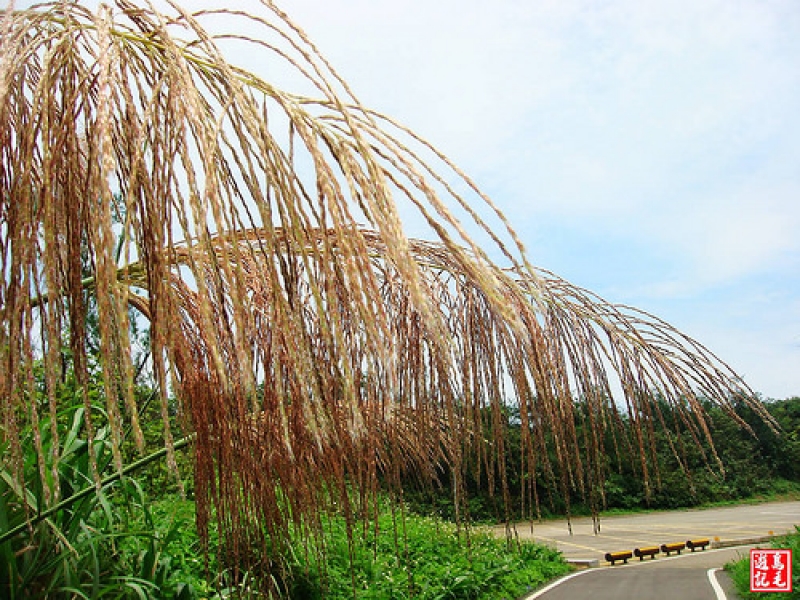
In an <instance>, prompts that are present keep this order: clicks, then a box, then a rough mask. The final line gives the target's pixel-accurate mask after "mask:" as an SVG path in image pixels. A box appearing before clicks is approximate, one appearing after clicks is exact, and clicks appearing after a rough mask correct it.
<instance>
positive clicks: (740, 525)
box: [498, 502, 800, 564]
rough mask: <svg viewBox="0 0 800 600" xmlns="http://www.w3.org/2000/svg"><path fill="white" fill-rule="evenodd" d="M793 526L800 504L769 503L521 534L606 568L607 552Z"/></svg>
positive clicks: (520, 530) (582, 521)
mask: <svg viewBox="0 0 800 600" xmlns="http://www.w3.org/2000/svg"><path fill="white" fill-rule="evenodd" d="M795 525H800V502H770V503H765V504H751V505H741V506H730V507H725V508H711V509H697V510H681V511H668V512H651V513H646V514H638V515H626V516H614V517H603V518H602V519H601V520H600V532H599V533H598V534H596V535H595V534H594V531H593V526H592V520H591V519H589V518H579V519H573V521H572V533H571V534H570V532H569V529H568V528H567V524H566V522H565V521H563V520H562V521H557V520H556V521H546V522H542V523H534V524H533V525H532V526H531V525H530V524H529V523H524V524H519V525H517V534H518V535H519V537H520V539H533V540H535V541H537V542H540V543H543V544H547V545H550V546H554V547H556V548H558V549H559V550H560V551H561V552H562V553H563V554H564V556H565V557H566V558H567V559H599V560H600V563H601V564H605V560H604V556H605V553H606V552H613V551H617V550H633V549H634V548H638V547H642V546H660V545H661V544H664V543H669V542H685V541H686V540H689V539H697V538H709V539H711V540H715V539H717V540H719V541H720V542H722V543H724V542H728V541H731V540H741V539H747V538H760V537H764V536H767V535H771V534H772V533H774V534H781V533H786V532H789V531H793V530H794V526H795ZM498 532H499V531H498Z"/></svg>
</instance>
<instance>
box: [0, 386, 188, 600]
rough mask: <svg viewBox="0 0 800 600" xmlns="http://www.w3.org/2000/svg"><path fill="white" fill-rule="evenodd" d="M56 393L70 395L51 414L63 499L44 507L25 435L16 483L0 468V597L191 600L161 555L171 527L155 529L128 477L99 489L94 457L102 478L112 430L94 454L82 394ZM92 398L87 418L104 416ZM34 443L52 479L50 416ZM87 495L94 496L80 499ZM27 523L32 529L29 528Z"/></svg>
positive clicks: (97, 440)
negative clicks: (93, 469) (54, 416)
mask: <svg viewBox="0 0 800 600" xmlns="http://www.w3.org/2000/svg"><path fill="white" fill-rule="evenodd" d="M59 393H60V394H62V395H72V396H74V398H73V401H72V402H71V404H70V405H69V407H67V408H64V409H62V411H61V412H60V413H59V414H58V415H57V431H58V435H59V437H58V442H59V444H58V446H59V447H58V455H59V462H58V469H57V473H58V477H59V483H60V490H61V498H62V500H61V501H60V502H59V503H58V504H56V505H54V506H52V507H49V506H46V505H45V503H44V497H45V494H44V490H43V489H42V487H41V480H40V478H39V477H38V476H37V475H38V473H39V464H38V458H37V456H36V453H35V452H34V450H33V448H34V445H33V434H34V432H33V431H32V430H30V429H28V430H26V431H24V432H23V435H22V443H23V450H24V455H23V464H22V482H20V481H19V478H18V477H15V476H14V473H13V471H12V467H11V466H10V465H8V464H4V466H3V468H2V470H0V535H2V538H0V539H2V540H3V541H2V543H0V596H1V597H3V598H9V599H16V598H41V597H53V596H56V597H57V596H63V597H75V598H106V597H107V598H127V597H136V598H181V599H184V598H187V597H189V596H187V587H186V586H181V584H180V578H179V577H176V572H175V570H174V569H173V567H172V564H171V560H170V558H169V557H168V553H167V550H168V548H169V546H170V544H171V543H173V542H174V540H175V539H176V537H177V533H178V529H177V527H175V526H170V525H165V526H161V527H156V526H155V522H154V521H153V518H152V515H151V514H150V512H149V505H148V503H147V501H146V499H145V494H144V492H143V491H142V489H141V486H140V485H139V484H138V483H137V482H136V481H135V480H133V479H131V478H126V477H122V478H118V479H117V478H111V480H110V481H109V482H108V483H107V484H105V485H103V486H102V487H101V488H100V489H99V490H95V482H94V478H93V476H92V472H91V463H92V461H91V457H92V456H93V457H94V461H95V463H96V464H97V465H98V469H99V470H100V473H101V475H103V471H104V470H105V469H106V468H107V467H108V465H109V464H110V463H111V450H110V441H109V439H108V438H109V432H108V430H107V428H105V427H101V428H98V429H97V430H96V431H95V435H94V440H93V443H92V444H91V446H90V444H89V441H88V439H87V437H86V434H85V431H84V426H85V418H84V417H85V411H86V408H85V407H84V405H83V401H82V399H81V397H82V394H79V393H78V392H77V388H76V386H75V385H74V381H72V380H71V379H70V378H66V380H65V382H64V383H63V384H62V385H61V387H60V389H59ZM89 397H90V400H91V401H92V402H93V405H92V410H93V411H96V412H97V413H100V416H101V417H103V416H104V415H103V414H102V408H100V407H99V403H98V402H97V400H98V393H97V390H96V388H92V389H91V390H90V391H89ZM65 405H66V403H65ZM39 435H40V436H41V440H42V446H43V450H44V456H45V458H46V460H47V464H45V465H44V471H45V472H46V473H51V472H52V467H53V464H52V461H53V456H54V452H53V450H54V444H55V440H54V439H53V437H52V434H51V427H50V419H49V417H45V418H44V419H42V421H41V423H40V427H39ZM2 450H3V452H4V453H5V452H6V449H5V448H3V449H2ZM104 481H105V480H104ZM86 490H90V492H91V493H82V492H85V491H86ZM39 515H42V516H44V515H47V516H46V517H44V518H42V517H39ZM28 519H31V525H30V526H27V527H26V526H25V523H26V521H27V520H28Z"/></svg>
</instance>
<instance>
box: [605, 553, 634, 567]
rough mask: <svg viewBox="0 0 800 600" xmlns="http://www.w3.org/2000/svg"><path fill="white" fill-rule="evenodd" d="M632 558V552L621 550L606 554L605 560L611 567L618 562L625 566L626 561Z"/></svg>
mask: <svg viewBox="0 0 800 600" xmlns="http://www.w3.org/2000/svg"><path fill="white" fill-rule="evenodd" d="M631 557H633V552H631V551H630V550H622V551H621V552H606V560H607V561H608V562H610V563H611V565H612V566H613V565H614V564H616V562H617V561H618V560H621V561H623V562H624V563H625V564H626V565H627V564H628V559H629V558H631Z"/></svg>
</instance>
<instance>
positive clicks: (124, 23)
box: [0, 0, 760, 587]
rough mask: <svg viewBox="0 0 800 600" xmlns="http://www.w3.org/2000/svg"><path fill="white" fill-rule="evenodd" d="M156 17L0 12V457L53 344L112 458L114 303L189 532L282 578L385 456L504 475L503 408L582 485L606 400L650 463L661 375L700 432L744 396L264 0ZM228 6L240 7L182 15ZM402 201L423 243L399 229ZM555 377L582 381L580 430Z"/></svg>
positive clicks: (729, 378) (491, 476) (597, 472)
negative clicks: (243, 49)
mask: <svg viewBox="0 0 800 600" xmlns="http://www.w3.org/2000/svg"><path fill="white" fill-rule="evenodd" d="M168 12H169V14H162V13H160V12H158V11H157V10H155V9H154V8H153V7H152V6H151V5H150V4H148V3H143V4H142V5H137V4H136V3H134V2H133V1H131V0H117V1H116V2H115V3H114V4H113V6H107V5H101V6H100V8H99V9H97V11H96V12H92V11H90V10H89V9H87V8H84V7H82V6H80V5H79V4H77V3H76V2H68V1H63V2H52V3H46V4H43V5H40V6H38V7H35V8H33V9H30V10H25V11H18V12H9V13H8V14H7V15H6V17H5V19H4V20H3V24H2V31H3V40H2V63H0V64H2V68H1V70H0V119H2V123H3V127H2V129H0V132H1V133H0V189H1V190H2V193H1V194H0V255H1V256H2V277H1V278H0V361H2V368H0V403H1V404H0V410H1V411H2V418H3V422H2V434H1V435H2V441H3V442H7V443H8V444H9V448H10V452H9V453H8V456H4V458H3V460H4V461H8V462H9V464H11V465H12V466H13V465H14V464H18V463H19V457H20V454H21V449H20V447H19V435H18V432H19V431H20V428H21V427H22V426H23V425H26V424H29V423H32V424H34V425H35V424H36V423H37V422H38V419H39V418H40V416H41V415H42V414H43V413H44V412H47V413H49V415H50V417H51V419H50V420H51V422H53V423H55V421H56V413H57V411H58V408H59V407H58V401H57V397H56V395H55V392H54V390H55V389H56V384H57V380H58V378H59V377H60V369H61V368H62V365H63V364H64V356H66V355H69V357H70V361H71V363H70V364H71V365H72V368H74V370H75V375H76V378H77V380H78V381H79V382H81V381H82V382H86V381H88V380H89V375H90V371H91V370H92V369H96V370H99V371H100V373H101V374H102V379H103V381H104V384H105V389H104V392H105V400H106V414H107V419H108V421H107V422H103V423H99V422H95V420H93V417H92V414H93V413H92V411H90V410H86V411H85V414H86V422H85V427H86V430H87V432H88V435H89V437H90V439H91V436H92V435H93V433H92V432H93V431H95V430H96V429H97V428H98V427H103V426H107V427H109V429H110V431H111V432H112V435H111V440H112V446H113V449H114V463H115V468H116V469H117V471H121V470H122V469H123V468H124V465H123V454H122V452H121V448H120V446H121V443H122V433H121V432H122V431H123V428H124V427H130V428H131V430H132V432H133V438H134V439H135V440H137V441H138V443H139V445H140V446H141V443H142V442H141V440H142V434H141V427H140V424H139V407H138V406H137V402H136V399H135V395H134V393H133V379H134V367H133V362H132V360H131V351H130V340H129V338H128V331H129V328H130V316H129V312H128V311H129V307H130V306H133V307H135V308H136V310H137V311H138V313H140V314H141V315H143V316H144V317H146V319H147V320H148V321H149V326H150V341H151V348H152V356H153V373H154V376H155V379H156V381H157V384H158V388H159V390H160V394H161V415H162V419H163V424H164V443H165V447H166V449H167V456H168V461H169V463H170V465H172V466H173V467H174V465H175V459H174V442H173V440H174V437H175V432H173V431H172V430H171V428H170V425H169V423H170V413H171V411H173V410H174V409H177V410H178V411H179V412H180V413H181V414H183V415H185V416H186V428H188V429H190V430H191V431H190V432H185V433H194V434H196V436H197V437H196V443H195V480H196V493H197V498H198V521H199V526H200V529H201V532H207V528H208V527H209V526H210V524H211V523H212V522H214V523H216V526H217V527H219V530H220V533H221V536H220V539H221V543H222V544H223V549H222V556H227V559H228V564H230V565H232V566H234V567H235V568H239V567H242V568H248V569H251V570H252V571H253V572H254V573H261V574H262V575H269V576H271V577H273V579H271V580H270V579H268V580H267V581H272V582H273V585H278V584H277V583H275V582H277V581H278V580H279V576H280V572H281V561H280V556H281V552H282V550H283V549H284V546H283V544H284V543H285V541H286V540H287V539H288V530H289V528H291V527H299V528H301V529H304V530H307V531H309V533H312V534H313V533H315V532H318V529H319V527H321V520H320V519H319V515H320V512H321V511H323V510H337V511H340V512H342V513H343V514H344V515H345V516H346V517H347V518H348V519H350V520H351V522H352V523H355V522H357V521H359V520H364V521H368V520H369V516H370V514H371V510H372V509H371V507H372V506H374V502H375V501H376V500H375V499H376V494H377V491H378V489H379V488H380V487H388V488H390V489H392V490H393V491H394V492H395V493H396V494H398V495H399V494H400V493H401V492H402V490H401V489H400V484H401V481H403V480H406V479H407V478H409V477H411V478H418V479H419V480H420V481H423V482H429V481H432V480H434V479H435V478H436V476H437V473H439V472H440V470H441V469H442V468H447V469H448V471H449V472H450V473H451V474H452V476H453V484H454V490H455V496H456V497H455V502H456V505H457V506H460V505H461V503H462V502H463V489H462V488H463V477H464V475H465V473H466V471H467V469H474V470H481V471H483V472H484V473H485V476H486V477H487V480H488V481H489V484H490V486H491V487H493V488H495V489H496V490H497V491H498V493H502V494H504V495H507V493H508V490H507V483H506V482H505V480H504V475H503V473H504V469H503V468H502V465H503V460H504V452H505V451H504V440H503V433H502V432H503V428H502V424H503V419H504V418H506V417H505V413H504V408H505V407H506V406H507V405H509V404H513V405H515V406H517V407H518V408H519V414H520V419H521V423H522V429H523V439H522V442H523V453H524V460H523V464H524V468H525V469H526V470H527V471H528V472H529V473H530V474H531V475H532V476H535V474H536V473H537V472H541V473H544V476H545V477H547V478H549V479H551V480H552V481H557V482H559V485H560V486H561V489H562V491H563V492H564V493H565V494H567V493H568V491H569V490H570V489H581V490H584V491H585V493H586V494H587V496H589V497H592V498H594V499H595V500H594V502H595V503H597V502H599V501H600V500H599V499H598V498H597V496H596V494H598V493H599V494H601V493H602V481H603V477H604V475H605V471H604V468H605V467H604V462H603V460H602V456H601V443H600V439H601V438H602V436H603V434H604V433H605V432H607V431H612V430H613V429H614V426H615V423H618V422H619V419H620V418H622V415H627V417H628V418H630V419H631V420H632V421H633V422H634V423H635V424H636V428H635V431H636V432H637V434H636V439H634V440H627V439H621V440H619V443H624V444H632V445H634V446H635V447H636V448H637V449H638V455H639V456H640V457H641V469H640V470H641V472H642V474H643V476H644V477H645V478H646V479H649V478H650V477H651V476H652V474H651V473H650V472H649V468H650V467H649V464H650V463H649V462H648V459H647V457H648V456H650V455H651V451H652V444H653V443H654V442H653V439H654V436H653V431H654V427H655V426H656V425H657V424H658V422H659V420H661V416H660V415H659V413H658V405H657V403H655V402H654V398H655V397H659V398H664V399H666V400H667V401H668V402H670V403H671V404H673V405H674V406H678V407H679V408H680V411H681V412H680V414H681V415H682V417H683V425H684V426H685V427H686V428H688V429H689V430H690V431H691V432H692V433H693V434H694V435H696V436H697V437H698V439H699V438H700V437H702V436H706V435H707V434H708V431H707V428H706V425H705V420H704V417H703V413H702V408H701V406H700V403H699V401H698V398H699V397H701V396H702V397H707V398H709V399H711V400H713V401H715V402H717V403H720V404H721V405H722V406H723V407H729V403H730V401H731V400H732V399H733V398H735V397H745V398H752V393H751V392H750V390H749V389H748V388H747V386H746V385H745V384H744V383H743V382H742V381H741V380H740V379H739V378H738V377H737V376H736V375H735V374H734V373H733V372H732V371H731V370H730V369H729V368H727V366H725V365H724V363H722V362H720V361H719V360H718V359H717V358H716V357H715V356H714V355H713V354H711V353H710V352H708V351H707V350H706V349H704V348H703V347H702V346H700V345H699V344H697V343H696V342H694V341H693V340H690V339H688V338H686V337H684V336H682V335H681V334H680V333H678V332H676V331H675V330H674V329H672V328H671V327H669V326H668V325H667V324H665V323H663V322H661V321H659V320H658V319H656V318H654V317H651V316H649V315H646V314H644V313H641V312H637V311H635V310H633V309H625V308H622V307H617V306H613V305H611V304H609V303H607V302H605V301H603V300H601V299H599V298H597V297H595V296H593V295H591V294H590V293H588V292H585V291H583V290H581V289H578V288H576V287H574V286H571V285H569V284H568V283H566V282H564V281H562V280H560V279H558V278H557V277H555V276H553V275H552V274H549V273H547V272H543V271H538V270H536V269H534V268H533V267H531V265H530V264H529V263H528V261H527V259H526V258H525V253H524V250H523V248H522V245H521V244H520V243H519V241H518V240H517V237H516V235H515V234H514V232H513V231H512V230H511V229H510V228H508V227H507V223H506V221H505V218H504V217H503V216H502V214H501V213H500V212H499V211H498V210H497V209H496V208H495V207H494V206H493V205H492V204H491V201H490V200H489V199H488V198H487V197H485V196H484V195H483V194H482V193H481V192H480V191H479V190H478V189H477V187H476V186H475V185H474V184H473V183H472V182H471V181H470V180H469V179H468V178H467V177H466V176H465V175H463V174H462V173H461V172H460V171H459V170H458V169H457V168H455V167H454V166H453V165H451V164H450V163H449V162H448V161H447V159H446V158H445V157H444V156H443V155H442V154H441V153H439V152H438V151H436V150H435V149H434V148H432V147H431V146H430V145H428V144H427V143H426V142H425V141H424V140H423V139H421V138H419V137H418V136H416V135H415V134H413V133H412V132H410V131H408V130H406V129H404V128H403V127H401V126H399V125H397V124H396V123H394V122H393V121H391V120H390V119H389V118H387V117H384V116H381V115H379V114H377V113H375V112H372V111H370V110H367V109H366V108H364V107H362V106H361V105H360V103H359V102H358V100H357V99H356V98H355V96H354V95H353V94H352V93H351V92H350V90H349V88H348V87H347V86H346V84H345V83H344V81H343V80H342V79H340V78H339V77H338V75H337V74H336V73H335V72H334V71H333V70H332V69H331V67H330V65H328V63H327V62H326V61H325V60H324V58H323V57H322V56H321V55H320V54H319V53H318V52H317V51H316V49H315V47H314V46H313V44H311V42H310V41H309V40H308V39H307V38H306V36H305V35H304V34H303V33H302V31H301V30H300V29H299V28H298V27H296V26H295V25H294V24H293V23H292V22H291V21H290V20H289V19H288V18H287V17H286V15H285V14H284V13H282V12H281V11H280V10H279V9H278V8H277V7H276V6H274V5H273V4H272V3H271V2H268V1H265V2H264V3H263V5H262V6H261V7H260V8H259V10H258V12H257V13H254V14H253V15H247V14H242V13H235V12H232V11H226V10H219V11H207V12H205V13H198V14H195V15H192V14H189V13H187V12H185V11H183V10H182V9H181V8H180V7H179V6H177V5H176V4H173V3H170V9H169V11H168ZM223 17H224V18H225V19H232V20H234V21H236V22H238V23H240V24H241V26H240V27H234V28H233V29H231V32H232V33H231V34H228V35H217V36H212V35H211V34H210V33H209V32H208V31H207V30H206V29H204V28H203V25H202V23H203V22H204V21H208V20H214V19H219V18H223ZM244 32H248V33H244ZM249 32H253V33H249ZM230 41H236V43H240V44H247V45H248V46H249V47H250V48H251V51H252V52H254V53H260V54H261V55H263V56H264V57H271V58H273V59H277V60H278V62H279V63H282V64H284V66H286V65H288V66H289V67H291V68H292V69H293V70H294V71H295V72H296V73H297V74H299V75H300V76H301V77H302V81H303V82H304V85H305V86H306V87H307V88H308V89H309V90H310V93H309V94H307V95H297V94H293V93H290V92H287V91H284V90H282V89H279V88H278V87H277V86H276V85H275V84H274V83H271V80H270V79H269V72H266V73H264V74H262V75H259V74H256V73H251V72H248V71H246V70H243V69H241V68H238V67H236V66H234V65H231V64H229V63H228V62H227V61H226V60H225V58H224V57H223V55H222V51H221V50H220V47H221V46H222V45H224V43H226V42H230ZM270 64H272V63H270ZM312 93H313V95H312ZM399 206H403V207H404V208H403V215H404V216H406V215H408V216H409V217H408V218H415V219H421V220H422V222H424V223H426V224H427V227H428V228H429V229H430V230H431V231H432V234H433V236H434V239H433V240H432V241H430V242H423V241H417V240H411V239H409V238H408V237H407V235H406V234H405V233H404V229H403V222H402V219H401V210H400V208H399ZM491 222H496V223H498V225H499V226H498V227H494V228H492V227H490V225H489V223H491ZM479 237H480V238H481V239H482V240H484V239H485V243H484V242H481V243H478V242H476V241H474V240H475V239H478V238H479ZM504 240H506V241H504ZM492 257H499V258H497V259H496V260H498V261H502V263H503V264H502V265H496V264H495V262H494V261H493V260H492ZM90 298H92V299H94V300H93V301H92V302H93V303H91V307H90ZM95 306H96V309H95V308H94V307H95ZM90 308H91V309H92V310H96V316H97V323H98V327H97V335H96V337H97V339H98V340H99V346H98V348H97V353H96V356H92V350H91V349H90V347H89V340H90V338H91V337H92V335H94V333H93V331H91V327H90V326H89V324H87V314H88V313H89V309H90ZM37 361H41V363H42V364H43V366H44V373H45V386H44V387H45V396H46V397H47V398H48V401H47V402H46V403H43V404H41V405H40V404H37V403H35V402H33V401H32V400H31V399H32V398H34V397H35V386H36V380H35V377H34V368H35V365H36V363H37ZM84 387H85V386H84ZM170 390H171V391H172V392H174V402H176V403H177V406H173V405H172V404H171V402H173V399H172V398H171V396H170ZM576 396H581V397H583V398H586V399H588V400H589V402H590V406H591V410H590V412H589V414H588V416H587V417H586V418H588V419H589V421H590V426H589V427H588V428H587V429H586V431H588V433H587V434H580V435H587V436H588V439H584V440H579V439H578V436H579V433H578V430H577V429H576V425H575V423H576V415H575V414H573V413H574V409H573V400H574V398H575V397H576ZM614 397H616V401H615V400H614ZM85 402H86V405H87V407H88V405H89V398H88V396H87V397H86V398H85ZM753 407H754V408H755V409H756V410H760V409H759V405H758V404H756V403H753ZM94 418H95V419H96V417H94ZM34 431H38V427H34ZM54 435H56V434H55V432H54ZM58 446H59V445H58V443H54V444H52V447H53V448H58ZM579 448H583V449H584V450H585V451H579ZM37 451H38V452H39V453H40V454H41V453H43V452H44V450H43V447H42V445H41V444H39V445H37ZM45 458H47V460H45ZM39 462H40V464H42V465H45V464H52V465H55V466H54V467H53V470H54V472H53V473H50V474H48V473H47V472H45V471H44V470H43V471H42V472H41V473H40V477H41V478H42V481H43V488H44V489H45V490H46V498H45V505H46V506H52V505H54V504H56V503H57V502H58V501H59V499H60V495H61V492H60V489H59V486H58V477H57V476H56V474H57V473H56V470H57V465H58V456H51V457H44V456H41V460H40V461H39ZM93 468H94V477H95V480H96V482H97V485H100V482H101V473H100V472H99V467H98V465H94V466H93ZM531 481H532V480H531ZM531 490H532V491H531V498H530V502H531V504H534V505H535V504H537V503H538V498H535V497H534V494H533V491H534V488H533V487H532V488H531ZM206 539H207V538H206ZM312 539H313V537H312ZM265 585H267V584H265ZM267 587H269V585H267Z"/></svg>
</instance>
